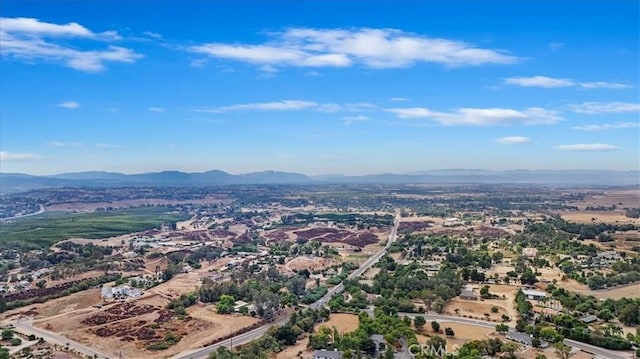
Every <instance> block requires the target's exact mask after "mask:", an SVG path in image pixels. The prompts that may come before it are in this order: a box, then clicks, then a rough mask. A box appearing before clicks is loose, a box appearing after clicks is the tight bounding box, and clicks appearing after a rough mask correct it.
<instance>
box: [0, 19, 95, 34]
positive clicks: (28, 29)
mask: <svg viewBox="0 0 640 359" xmlns="http://www.w3.org/2000/svg"><path fill="white" fill-rule="evenodd" d="M0 22H1V23H2V31H6V32H20V33H24V34H33V35H50V36H64V37H69V36H74V37H95V36H96V35H95V34H94V33H93V32H91V31H90V30H89V29H87V28H86V27H84V26H82V25H80V24H78V23H75V22H70V23H68V24H65V25H58V24H51V23H46V22H41V21H40V20H38V19H33V18H25V17H16V18H8V17H2V18H0Z"/></svg>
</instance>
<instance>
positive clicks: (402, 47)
mask: <svg viewBox="0 0 640 359" xmlns="http://www.w3.org/2000/svg"><path fill="white" fill-rule="evenodd" d="M0 16H1V17H2V19H0V53H1V59H0V151H1V152H0V170H1V171H2V172H23V173H32V174H53V173H61V172H71V171H86V170H107V171H119V172H125V173H138V172H146V171H159V170H183V171H206V170H210V169H221V170H225V171H228V172H231V173H244V172H251V171H260V170H266V169H273V170H284V171H296V172H303V173H307V174H327V173H343V174H366V173H381V172H397V173H404V172H414V171H421V170H429V169H448V168H481V169H499V170H500V169H613V170H632V169H634V170H638V169H639V167H640V155H639V152H640V150H639V142H640V140H639V137H640V129H639V127H638V124H639V122H640V121H639V113H640V104H639V102H640V99H639V90H638V89H639V86H640V80H639V78H640V71H639V66H638V64H639V63H640V59H639V50H640V49H639V34H638V31H639V30H638V29H639V23H638V19H639V9H638V3H637V1H624V0H620V1H562V2H561V1H512V2H505V1H437V2H436V1H402V2H398V1H352V2H342V1H216V2H203V1H172V2H170V1H127V2H124V1H118V2H114V1H86V2H81V1H67V2H59V1H46V2H45V1H28V0H27V1H25V0H20V1H17V0H4V1H3V4H2V8H1V9H0Z"/></svg>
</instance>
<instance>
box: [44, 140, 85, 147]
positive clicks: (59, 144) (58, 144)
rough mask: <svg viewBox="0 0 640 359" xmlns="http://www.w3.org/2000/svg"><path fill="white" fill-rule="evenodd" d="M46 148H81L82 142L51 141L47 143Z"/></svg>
mask: <svg viewBox="0 0 640 359" xmlns="http://www.w3.org/2000/svg"><path fill="white" fill-rule="evenodd" d="M47 145H48V146H51V147H83V146H84V145H83V144H82V142H62V141H51V142H47Z"/></svg>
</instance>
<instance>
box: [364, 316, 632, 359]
mask: <svg viewBox="0 0 640 359" xmlns="http://www.w3.org/2000/svg"><path fill="white" fill-rule="evenodd" d="M366 311H367V312H368V313H369V314H371V313H372V312H373V311H372V310H371V309H367V310H366ZM398 315H399V316H401V317H403V316H408V317H410V318H413V317H416V316H422V317H424V319H426V320H427V321H432V320H436V321H438V322H449V323H459V324H470V325H474V326H477V327H483V328H490V329H495V327H496V324H497V323H492V322H486V321H484V320H478V319H471V318H460V317H455V316H450V315H440V314H431V313H425V314H422V313H398ZM564 343H565V344H566V345H569V346H572V347H574V348H578V349H580V350H583V351H585V352H587V353H591V354H594V355H599V356H601V357H603V358H607V359H630V358H633V354H632V353H630V352H622V351H616V350H609V349H604V348H600V347H597V346H595V345H591V344H587V343H582V342H578V341H575V340H571V339H565V340H564Z"/></svg>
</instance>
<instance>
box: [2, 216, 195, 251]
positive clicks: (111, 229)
mask: <svg viewBox="0 0 640 359" xmlns="http://www.w3.org/2000/svg"><path fill="white" fill-rule="evenodd" d="M167 211H168V209H167V208H164V207H149V208H131V209H122V210H113V211H100V212H93V213H44V214H42V215H38V216H33V217H27V218H23V219H20V220H15V221H12V222H10V223H3V224H2V225H0V243H9V242H14V243H16V244H17V245H18V246H22V247H27V248H46V247H50V246H51V245H53V244H55V243H56V242H59V241H62V240H65V239H69V238H74V237H80V238H90V239H97V238H108V237H114V236H119V235H123V234H127V233H132V232H139V231H143V230H146V229H151V228H157V227H160V225H162V224H163V223H172V222H176V221H179V220H184V219H186V218H188V216H186V215H181V214H176V213H167Z"/></svg>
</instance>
